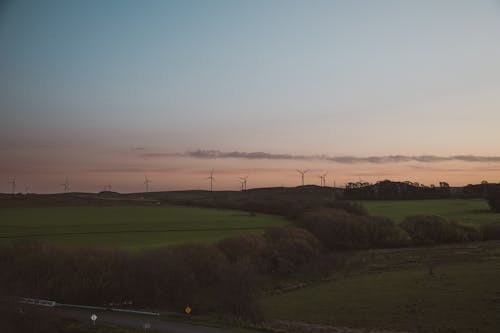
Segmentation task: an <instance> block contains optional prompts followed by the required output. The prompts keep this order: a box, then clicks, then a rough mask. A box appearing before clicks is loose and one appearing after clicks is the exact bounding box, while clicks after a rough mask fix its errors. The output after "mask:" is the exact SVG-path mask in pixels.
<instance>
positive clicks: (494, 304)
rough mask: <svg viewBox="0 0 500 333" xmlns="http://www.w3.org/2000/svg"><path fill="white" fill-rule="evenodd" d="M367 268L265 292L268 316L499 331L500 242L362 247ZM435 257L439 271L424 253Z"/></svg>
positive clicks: (369, 325) (389, 326) (396, 326)
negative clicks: (467, 245)
mask: <svg viewBox="0 0 500 333" xmlns="http://www.w3.org/2000/svg"><path fill="white" fill-rule="evenodd" d="M364 254H365V256H366V258H372V259H371V261H372V262H371V263H370V264H368V265H367V266H366V267H365V268H363V269H359V270H357V271H350V272H349V273H343V275H342V274H339V276H337V277H336V278H335V279H334V280H332V281H330V282H325V283H319V284H316V285H313V286H310V287H306V288H303V289H298V290H296V291H292V292H287V293H283V294H277V295H273V296H267V297H265V298H264V299H263V301H262V303H263V306H264V308H265V313H266V314H267V317H268V319H281V320H290V321H304V322H309V323H317V324H323V325H331V326H345V327H355V328H384V329H391V330H409V331H422V332H492V333H493V332H500V320H499V316H498V314H499V313H500V285H499V284H498V278H499V277H500V242H496V243H482V244H475V245H474V246H472V247H470V248H465V247H463V246H456V247H455V248H452V247H440V248H434V249H422V248H421V249H405V250H403V249H399V250H393V251H391V250H386V251H384V250H379V251H370V252H364ZM429 257H432V258H433V260H435V261H436V263H435V265H434V275H430V274H429V269H428V265H427V264H426V263H425V262H426V260H427V259H428V258H429Z"/></svg>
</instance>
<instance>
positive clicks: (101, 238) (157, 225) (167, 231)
mask: <svg viewBox="0 0 500 333" xmlns="http://www.w3.org/2000/svg"><path fill="white" fill-rule="evenodd" d="M286 223H287V221H286V220H285V219H284V218H281V217H278V216H272V215H264V214H257V215H255V216H252V215H250V214H249V213H247V212H243V211H235V210H218V209H208V208H194V207H181V206H160V207H147V206H115V207H89V206H80V207H57V206H45V207H8V208H0V243H4V244H5V243H12V242H15V241H23V240H40V241H48V242H50V243H54V244H60V245H71V246H90V247H117V248H124V249H130V250H136V249H143V248H150V247H158V246H164V245H176V244H181V243H184V242H214V241H217V240H220V239H223V238H226V237H229V236H233V235H237V234H242V233H246V232H262V231H263V230H264V229H266V228H268V227H272V226H279V225H284V224H286Z"/></svg>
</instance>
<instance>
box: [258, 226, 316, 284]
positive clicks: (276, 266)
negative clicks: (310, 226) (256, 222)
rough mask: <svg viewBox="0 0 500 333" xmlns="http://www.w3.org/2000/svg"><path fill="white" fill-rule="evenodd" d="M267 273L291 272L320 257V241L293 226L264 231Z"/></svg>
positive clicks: (283, 273)
mask: <svg viewBox="0 0 500 333" xmlns="http://www.w3.org/2000/svg"><path fill="white" fill-rule="evenodd" d="M264 238H265V239H266V242H267V246H266V250H265V252H266V253H265V256H266V258H267V260H268V262H267V273H268V274H277V275H287V274H291V273H292V272H295V271H297V270H299V269H300V268H302V267H304V266H305V265H307V264H308V263H310V262H314V261H316V260H318V259H319V258H320V257H321V249H322V247H321V243H320V242H319V240H318V239H317V238H316V237H314V235H313V234H311V233H310V232H308V231H307V230H304V229H300V228H295V227H281V228H270V229H268V230H266V232H265V233H264Z"/></svg>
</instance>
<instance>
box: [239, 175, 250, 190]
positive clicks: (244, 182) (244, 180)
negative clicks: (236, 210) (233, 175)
mask: <svg viewBox="0 0 500 333" xmlns="http://www.w3.org/2000/svg"><path fill="white" fill-rule="evenodd" d="M247 179H248V176H246V177H240V181H241V189H242V190H246V189H247Z"/></svg>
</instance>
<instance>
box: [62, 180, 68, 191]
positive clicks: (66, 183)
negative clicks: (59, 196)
mask: <svg viewBox="0 0 500 333" xmlns="http://www.w3.org/2000/svg"><path fill="white" fill-rule="evenodd" d="M61 186H64V193H67V192H69V182H68V180H67V179H66V180H65V181H64V183H62V184H61Z"/></svg>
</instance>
